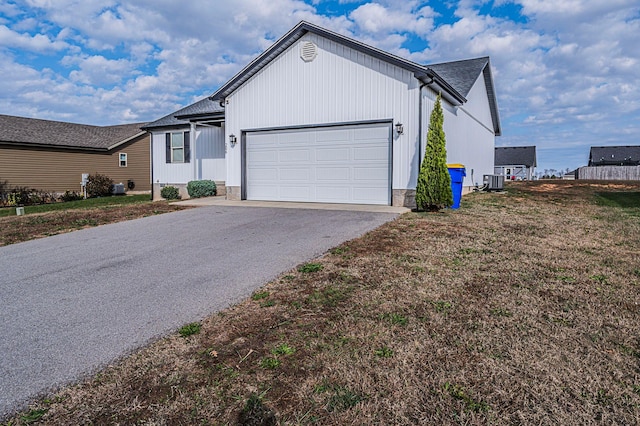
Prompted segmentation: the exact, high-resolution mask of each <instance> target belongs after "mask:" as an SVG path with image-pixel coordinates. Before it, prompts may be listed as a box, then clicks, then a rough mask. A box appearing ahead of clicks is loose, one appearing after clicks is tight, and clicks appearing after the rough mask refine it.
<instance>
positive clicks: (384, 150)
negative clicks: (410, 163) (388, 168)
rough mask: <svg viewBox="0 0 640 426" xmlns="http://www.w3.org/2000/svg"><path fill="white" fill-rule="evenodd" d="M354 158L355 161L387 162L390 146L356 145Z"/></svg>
mask: <svg viewBox="0 0 640 426" xmlns="http://www.w3.org/2000/svg"><path fill="white" fill-rule="evenodd" d="M352 150H353V159H354V160H355V161H361V160H373V161H379V162H381V163H385V164H386V162H387V160H386V158H385V157H386V156H387V154H388V152H389V147H388V146H369V147H356V148H352Z"/></svg>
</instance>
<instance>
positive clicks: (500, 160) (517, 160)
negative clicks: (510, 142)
mask: <svg viewBox="0 0 640 426" xmlns="http://www.w3.org/2000/svg"><path fill="white" fill-rule="evenodd" d="M494 159H495V162H494V163H495V165H496V166H527V167H537V165H538V164H537V159H536V147H535V146H509V147H496V150H495V158H494Z"/></svg>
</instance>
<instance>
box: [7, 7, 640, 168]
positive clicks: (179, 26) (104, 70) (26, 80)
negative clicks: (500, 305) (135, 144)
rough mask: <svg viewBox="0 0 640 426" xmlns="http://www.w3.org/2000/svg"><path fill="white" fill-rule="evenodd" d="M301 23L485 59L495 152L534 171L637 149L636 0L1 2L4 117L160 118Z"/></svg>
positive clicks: (639, 52)
mask: <svg viewBox="0 0 640 426" xmlns="http://www.w3.org/2000/svg"><path fill="white" fill-rule="evenodd" d="M303 19H304V20H307V21H310V22H313V23H315V24H318V25H321V26H324V27H326V28H329V29H331V30H334V31H337V32H339V33H341V34H344V35H347V36H350V37H353V38H356V39H358V40H360V41H363V42H365V43H368V44H372V45H374V46H376V47H379V48H382V49H385V50H387V51H390V52H392V53H395V54H397V55H400V56H403V57H406V58H408V59H411V60H413V61H416V62H419V63H424V64H429V63H436V62H444V61H450V60H458V59H465V58H472V57H478V56H485V55H489V56H490V57H491V62H492V66H493V72H494V79H495V83H496V92H497V95H498V103H499V107H500V114H501V120H502V129H503V136H501V137H499V138H497V139H496V141H497V142H496V144H497V146H520V145H536V146H537V152H538V169H539V170H542V171H544V169H565V168H575V167H578V166H581V165H585V164H586V162H587V159H588V153H589V147H590V146H592V145H598V146H600V145H637V144H640V5H639V4H638V1H637V0H493V1H490V0H487V1H483V0H460V1H456V0H445V1H427V2H419V1H412V0H379V1H377V2H373V1H366V0H331V1H323V0H306V1H302V0H231V1H228V0H226V1H223V0H186V1H175V0H0V114H9V115H19V116H27V117H35V118H44V119H52V120H61V121H71V122H77V123H87V124H98V125H106V124H120V123H130V122H143V121H152V120H155V119H157V118H160V117H161V116H163V115H166V114H168V113H170V112H172V111H175V110H177V109H179V108H180V107H182V106H185V105H188V104H190V103H192V102H194V101H196V100H198V99H200V98H202V97H204V96H207V95H210V94H211V93H213V92H214V91H215V89H217V88H218V87H219V86H220V85H221V84H222V83H224V82H225V81H226V80H227V79H229V78H230V77H231V76H233V75H234V74H235V73H236V72H237V71H238V70H239V69H241V68H242V67H243V66H244V65H246V64H247V63H248V62H249V61H250V60H251V59H252V58H254V57H255V56H256V55H258V54H259V53H260V52H261V51H262V50H264V49H265V48H267V47H268V46H270V45H271V43H273V42H274V41H275V40H276V39H277V38H279V37H280V36H282V35H283V34H284V33H285V32H287V31H288V30H289V29H290V28H291V27H293V26H294V25H295V24H297V23H298V22H299V21H300V20H303Z"/></svg>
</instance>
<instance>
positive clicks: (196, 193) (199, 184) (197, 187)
mask: <svg viewBox="0 0 640 426" xmlns="http://www.w3.org/2000/svg"><path fill="white" fill-rule="evenodd" d="M217 191H218V189H217V187H216V183H215V182H214V181H212V180H192V181H191V182H189V183H188V184H187V193H188V194H189V197H191V198H200V197H212V196H214V195H216V193H217Z"/></svg>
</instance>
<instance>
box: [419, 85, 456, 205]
mask: <svg viewBox="0 0 640 426" xmlns="http://www.w3.org/2000/svg"><path fill="white" fill-rule="evenodd" d="M443 123H444V115H443V112H442V104H441V101H440V95H438V97H437V98H436V104H435V105H434V107H433V111H432V112H431V118H430V119H429V131H428V132H427V148H426V150H425V153H424V160H423V161H422V165H421V166H420V171H419V172H418V185H417V186H416V206H417V208H418V210H419V211H421V210H428V211H438V210H440V209H443V208H445V207H450V206H451V205H453V193H452V192H451V177H450V176H449V170H448V169H447V149H446V140H445V134H444V129H443Z"/></svg>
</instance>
